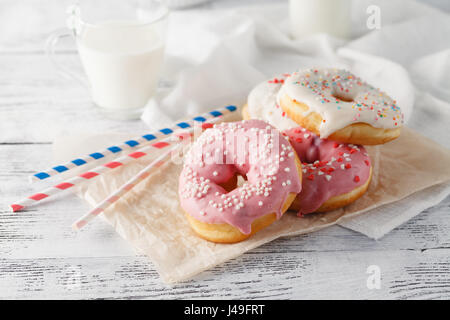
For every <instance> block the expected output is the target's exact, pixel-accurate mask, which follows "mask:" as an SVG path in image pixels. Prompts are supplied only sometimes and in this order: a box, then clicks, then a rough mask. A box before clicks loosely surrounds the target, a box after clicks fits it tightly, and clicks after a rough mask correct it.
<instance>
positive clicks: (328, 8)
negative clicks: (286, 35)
mask: <svg viewBox="0 0 450 320" xmlns="http://www.w3.org/2000/svg"><path fill="white" fill-rule="evenodd" d="M351 6H352V1H351V0H314V1H312V0H289V17H290V22H291V34H292V36H293V37H294V38H296V39H297V38H302V37H304V36H308V35H311V34H314V33H321V32H324V33H328V34H331V35H334V36H336V37H340V38H348V37H350V33H351Z"/></svg>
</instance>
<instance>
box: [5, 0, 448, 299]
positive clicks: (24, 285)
mask: <svg viewBox="0 0 450 320" xmlns="http://www.w3.org/2000/svg"><path fill="white" fill-rule="evenodd" d="M13 2H14V1H13V0H4V1H2V2H1V3H0V21H2V22H0V23H7V25H1V26H2V30H4V32H2V35H0V205H1V207H0V299H17V298H40V299H43V298H44V299H48V298H62V299H74V298H76V299H78V298H139V299H140V298H147V299H172V298H182V299H185V298H205V299H208V298H219V299H221V298H242V299H246V298H261V299H268V298H275V299H284V298H293V299H306V298H343V299H350V298H363V299H366V298H368V299H380V298H387V299H392V298H399V299H403V298H412V299H416V298H427V299H428V298H432V299H448V298H450V219H449V216H448V213H449V211H450V197H449V198H447V199H446V200H444V201H443V202H442V203H440V204H439V205H437V206H435V207H433V208H430V209H429V210H426V211H425V212H423V213H422V214H420V215H419V216H418V217H416V218H415V219H413V220H411V221H409V222H408V223H406V224H405V225H403V226H401V227H399V228H397V229H396V230H394V231H393V232H391V233H390V234H388V235H387V236H385V237H384V238H383V239H382V240H380V241H374V240H370V239H368V238H367V237H365V236H363V235H361V234H358V233H356V232H353V231H350V230H347V229H344V228H341V227H338V226H335V227H331V228H328V229H325V230H322V231H319V232H316V233H313V234H308V235H304V236H298V237H294V238H288V239H279V240H277V241H274V242H272V243H269V244H267V245H265V246H262V247H260V248H257V249H255V250H252V251H251V252H249V253H247V254H245V255H243V256H241V257H239V258H237V259H235V260H233V261H230V262H228V263H225V264H224V265H222V266H219V267H216V268H214V269H212V270H210V271H207V272H204V273H203V274H201V275H199V276H197V277H195V278H194V279H192V280H190V281H187V282H185V283H181V284H177V285H174V286H167V285H165V284H163V283H162V282H161V280H159V278H158V274H157V273H156V271H155V269H154V268H153V266H152V264H151V262H149V261H148V259H147V258H146V257H144V256H137V255H136V254H135V253H134V252H133V251H132V250H131V248H130V247H129V246H128V244H127V243H126V242H125V241H123V240H122V239H121V238H120V237H119V236H118V235H117V234H116V233H115V232H114V231H113V230H112V228H111V227H110V226H108V225H106V224H105V223H103V222H101V221H97V222H96V223H94V224H92V225H91V226H90V227H89V228H88V229H87V230H84V231H82V232H80V233H75V232H73V231H72V230H71V229H70V224H71V222H72V221H73V220H74V219H75V218H77V217H78V216H79V215H80V214H81V213H83V212H85V211H86V209H87V205H86V204H84V203H83V202H81V201H80V200H79V199H77V198H76V197H75V196H71V195H69V196H67V197H66V198H65V199H64V201H48V202H46V203H45V204H43V205H40V206H36V207H34V208H32V209H30V210H27V211H26V212H22V213H18V214H11V213H9V212H8V210H7V209H6V207H7V205H8V204H9V203H11V202H12V201H13V200H17V199H18V198H21V197H22V196H24V195H28V194H30V193H31V192H32V191H35V190H36V188H37V186H32V185H29V184H28V181H27V177H28V176H29V175H30V174H31V173H32V172H34V170H36V169H43V168H46V167H48V165H49V164H50V163H51V157H52V155H51V149H52V143H51V141H52V140H53V138H54V137H55V136H56V135H60V134H70V133H75V132H92V133H98V132H104V131H117V132H137V131H139V130H142V132H145V126H144V125H143V124H142V123H140V122H139V121H132V122H116V121H111V120H106V119H104V118H103V117H102V116H100V115H98V114H97V113H96V112H95V111H94V109H93V108H92V104H91V102H90V98H89V94H88V92H87V91H85V89H83V88H81V87H79V86H78V85H77V84H75V83H73V82H72V81H69V80H64V79H61V78H60V77H59V75H58V74H56V72H54V71H53V69H52V68H51V66H50V64H49V63H48V61H47V58H46V56H45V55H44V51H43V43H44V40H45V37H46V35H47V34H48V32H49V31H51V30H53V29H56V28H57V27H59V26H61V25H63V23H64V17H63V14H64V8H65V5H66V3H67V1H66V3H62V2H63V1H41V2H40V3H39V7H37V5H35V6H33V5H32V2H31V1H28V2H27V1H24V2H21V4H16V3H14V4H13ZM17 14H27V16H28V17H29V19H24V20H23V21H22V22H21V24H20V25H19V24H18V23H17V22H14V21H12V19H13V17H14V16H15V15H17ZM8 19H9V20H8ZM5 21H6V22H5ZM14 23H15V24H14ZM6 26H8V27H9V28H6ZM61 59H62V60H64V61H66V62H67V63H70V64H73V65H74V66H78V61H77V60H76V59H77V58H76V52H75V51H74V50H72V49H66V50H65V51H64V54H63V55H62V56H61ZM370 265H377V266H379V267H380V270H381V276H382V279H381V288H380V289H369V288H368V287H367V284H366V281H367V278H368V276H369V275H368V274H367V273H366V271H367V268H368V267H369V266H370Z"/></svg>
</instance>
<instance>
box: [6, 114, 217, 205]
mask: <svg viewBox="0 0 450 320" xmlns="http://www.w3.org/2000/svg"><path fill="white" fill-rule="evenodd" d="M218 120H219V118H216V119H212V120H211V121H210V122H206V123H202V124H201V126H200V127H201V128H202V130H205V129H207V128H210V127H211V126H212V125H213V122H217V121H218ZM197 127H198V126H197ZM194 129H195V127H192V128H190V129H187V130H185V131H183V132H179V133H178V137H179V138H181V139H185V135H186V134H190V135H191V134H192V132H193V131H194ZM173 138H174V136H170V137H168V138H166V139H163V140H161V141H159V142H155V143H152V144H149V145H147V146H145V147H142V148H140V149H138V150H136V151H135V152H132V153H129V154H127V155H124V156H121V157H118V158H117V159H114V160H113V161H110V162H108V163H105V164H103V165H100V166H97V167H95V168H93V169H91V170H89V171H86V172H84V173H82V174H80V175H77V176H74V177H72V178H70V179H67V180H65V181H63V182H61V183H59V184H57V185H54V186H52V187H49V188H46V189H45V190H43V191H41V192H38V193H35V194H33V195H31V196H29V197H27V198H25V199H22V200H20V201H17V202H15V203H13V204H11V205H10V206H9V207H10V208H11V210H12V211H13V212H16V211H20V210H22V209H24V208H27V207H30V206H33V205H35V204H37V203H39V201H41V200H43V199H46V198H49V197H51V196H54V195H55V194H59V193H61V192H62V191H65V190H67V189H70V188H72V187H74V186H76V185H79V184H81V183H83V182H85V181H87V180H90V179H92V178H94V177H96V176H98V175H100V174H103V173H105V172H107V171H110V170H113V169H115V168H117V167H120V166H123V165H125V164H127V163H130V162H132V161H134V160H136V159H139V158H141V157H144V156H146V155H148V154H150V153H152V152H154V151H157V150H160V149H164V148H166V147H168V146H170V145H173V144H178V143H180V142H179V141H176V142H174V141H170V140H172V139H173Z"/></svg>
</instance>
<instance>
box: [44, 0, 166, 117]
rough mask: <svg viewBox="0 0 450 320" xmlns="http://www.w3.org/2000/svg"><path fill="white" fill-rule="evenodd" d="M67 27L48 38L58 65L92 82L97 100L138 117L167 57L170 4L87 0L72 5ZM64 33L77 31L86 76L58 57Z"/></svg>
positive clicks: (105, 108) (115, 113)
mask: <svg viewBox="0 0 450 320" xmlns="http://www.w3.org/2000/svg"><path fill="white" fill-rule="evenodd" d="M68 15H69V16H68V19H67V28H63V29H60V30H56V31H55V32H54V33H53V34H52V35H50V37H49V38H48V41H47V54H48V56H49V58H50V60H51V61H52V62H53V64H54V65H55V67H56V68H58V69H59V70H60V71H61V72H62V73H64V74H66V75H68V76H70V77H72V78H73V79H76V80H78V81H79V82H81V83H82V84H84V85H87V86H88V87H89V88H90V91H91V94H92V99H93V101H94V103H95V104H96V105H97V106H98V107H99V108H100V109H101V111H102V112H103V113H105V114H106V115H108V116H109V117H112V118H116V119H134V118H138V117H139V116H140V114H141V112H142V109H143V108H144V106H145V105H146V104H147V102H148V100H149V99H150V98H151V97H152V96H153V95H154V94H155V91H156V89H157V85H158V80H159V76H160V72H161V68H162V64H163V60H164V43H165V36H166V29H167V16H168V9H167V7H165V6H164V5H163V4H161V2H160V1H157V0H141V1H123V0H121V1H120V0H86V1H78V2H77V3H76V4H74V5H72V6H70V7H69V8H68ZM62 37H73V38H74V39H75V42H76V46H77V50H78V53H79V56H80V59H81V62H82V65H83V69H84V71H85V74H86V76H87V81H86V80H85V77H83V76H82V75H78V74H76V73H75V72H73V71H71V70H69V68H67V67H66V66H65V65H63V64H60V63H58V62H57V60H56V59H55V54H56V51H55V46H56V44H57V42H58V40H59V39H61V38H62Z"/></svg>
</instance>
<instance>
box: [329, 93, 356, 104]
mask: <svg viewBox="0 0 450 320" xmlns="http://www.w3.org/2000/svg"><path fill="white" fill-rule="evenodd" d="M331 95H332V96H333V98H335V99H336V100H338V101H343V102H354V101H355V100H354V97H353V96H352V95H351V94H349V93H348V92H342V91H338V90H333V91H332V92H331Z"/></svg>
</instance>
